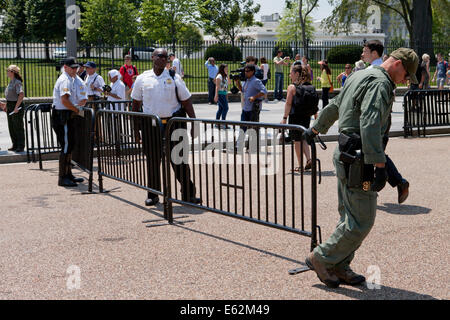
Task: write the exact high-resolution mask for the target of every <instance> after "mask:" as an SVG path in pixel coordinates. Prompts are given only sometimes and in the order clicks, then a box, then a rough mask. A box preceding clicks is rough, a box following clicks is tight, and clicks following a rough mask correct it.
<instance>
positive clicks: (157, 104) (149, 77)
mask: <svg viewBox="0 0 450 320" xmlns="http://www.w3.org/2000/svg"><path fill="white" fill-rule="evenodd" d="M175 83H176V86H177V88H178V97H179V98H180V101H186V100H188V99H189V98H190V97H191V93H190V92H189V90H188V88H187V87H186V84H185V83H184V81H183V80H182V79H181V77H180V76H179V75H178V74H175V81H174V80H173V79H172V77H171V76H170V74H169V71H168V70H167V69H164V71H163V73H161V74H160V75H159V76H157V75H156V74H155V73H154V72H153V69H152V70H149V71H146V72H144V73H142V74H141V75H139V76H138V77H137V78H136V82H135V83H134V87H133V91H132V92H131V98H132V99H134V100H138V101H142V109H143V112H144V113H147V114H152V115H157V116H159V117H160V118H168V117H171V116H172V114H173V113H174V112H176V111H178V110H179V109H180V107H181V104H180V103H179V102H178V100H177V96H176V94H175Z"/></svg>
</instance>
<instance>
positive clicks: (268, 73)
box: [267, 69, 272, 80]
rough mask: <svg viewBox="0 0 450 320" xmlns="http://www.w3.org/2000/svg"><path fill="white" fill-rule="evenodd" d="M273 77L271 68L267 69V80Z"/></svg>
mask: <svg viewBox="0 0 450 320" xmlns="http://www.w3.org/2000/svg"><path fill="white" fill-rule="evenodd" d="M270 78H272V73H270V69H269V70H267V80H270Z"/></svg>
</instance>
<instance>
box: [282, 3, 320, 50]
mask: <svg viewBox="0 0 450 320" xmlns="http://www.w3.org/2000/svg"><path fill="white" fill-rule="evenodd" d="M299 7H300V2H299V1H293V2H290V1H286V7H285V8H284V10H283V15H282V18H281V20H280V24H279V25H278V27H277V30H276V31H277V33H278V34H277V39H278V41H281V42H290V41H295V42H296V43H297V41H300V40H302V42H303V46H304V47H306V45H305V43H306V42H307V41H306V39H307V38H310V39H311V38H312V36H313V33H314V28H313V26H312V22H313V21H312V18H311V17H308V16H307V17H306V19H305V22H306V23H305V28H306V30H305V32H304V35H305V41H303V28H302V26H301V23H300V15H299Z"/></svg>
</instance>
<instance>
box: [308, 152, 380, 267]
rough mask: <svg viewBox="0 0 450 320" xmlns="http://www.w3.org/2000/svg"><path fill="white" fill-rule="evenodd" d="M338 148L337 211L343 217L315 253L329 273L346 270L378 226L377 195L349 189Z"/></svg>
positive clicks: (336, 154) (336, 159)
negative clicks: (338, 269) (335, 270)
mask: <svg viewBox="0 0 450 320" xmlns="http://www.w3.org/2000/svg"><path fill="white" fill-rule="evenodd" d="M339 155H340V152H339V147H337V148H336V150H335V152H334V155H333V163H334V166H335V168H336V175H337V179H338V211H339V215H340V219H339V223H338V225H337V226H336V230H335V231H334V232H333V234H332V235H331V236H330V238H328V240H327V241H326V242H324V243H322V244H320V245H319V246H318V247H316V248H315V249H314V256H315V257H316V258H317V259H318V260H319V261H320V262H321V263H323V264H324V265H325V267H326V268H327V269H329V268H332V267H336V268H346V267H348V266H349V265H350V263H351V261H352V260H353V257H354V255H355V251H356V250H357V249H358V248H359V247H360V245H361V243H362V242H363V240H364V238H365V237H366V236H367V235H368V234H369V232H370V230H371V229H372V226H373V224H374V222H375V212H376V209H377V193H376V192H373V191H367V192H366V191H364V190H362V189H355V188H348V187H347V178H346V176H345V168H344V164H343V163H342V162H341V161H339Z"/></svg>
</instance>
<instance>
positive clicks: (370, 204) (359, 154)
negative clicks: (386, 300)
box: [304, 48, 419, 288]
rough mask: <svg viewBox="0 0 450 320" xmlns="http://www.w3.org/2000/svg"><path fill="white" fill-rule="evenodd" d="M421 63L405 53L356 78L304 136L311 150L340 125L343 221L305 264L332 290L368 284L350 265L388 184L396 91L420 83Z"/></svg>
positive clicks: (398, 52) (395, 54) (404, 50)
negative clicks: (387, 142)
mask: <svg viewBox="0 0 450 320" xmlns="http://www.w3.org/2000/svg"><path fill="white" fill-rule="evenodd" d="M418 62H419V59H418V57H417V55H416V53H415V52H414V51H413V50H412V49H408V48H400V49H397V50H395V51H394V52H392V53H391V54H390V56H389V58H388V59H387V60H386V61H385V62H384V63H383V64H382V65H381V66H374V67H373V68H370V69H366V70H363V71H359V72H357V73H355V74H353V75H351V76H350V77H349V78H348V79H347V81H346V83H345V87H344V88H343V89H342V92H341V93H340V94H339V95H338V96H337V97H336V98H334V99H333V100H331V101H330V104H329V105H328V106H327V107H326V108H325V109H323V110H322V112H321V113H320V115H319V117H318V118H317V120H316V121H315V122H314V124H313V126H312V127H311V128H310V129H308V130H307V131H306V132H305V133H304V138H305V139H306V141H307V142H308V143H310V144H311V143H313V141H314V137H315V136H316V135H317V134H319V133H322V134H325V133H326V132H327V131H328V129H329V128H330V127H331V126H332V125H333V123H334V122H335V121H336V120H338V119H339V133H340V135H339V144H338V147H337V148H336V150H335V152H334V156H333V163H334V166H335V168H336V175H337V178H338V211H339V214H340V220H339V223H338V225H337V227H336V230H335V231H334V233H333V234H332V235H331V236H330V238H329V239H328V240H327V241H326V242H325V243H322V244H320V245H319V246H317V247H316V248H315V249H314V251H313V252H311V254H310V255H309V256H308V257H307V258H306V264H307V265H308V266H309V267H310V269H312V270H314V271H315V272H316V274H317V276H318V277H319V279H320V281H322V282H323V283H325V284H326V285H327V286H328V287H333V288H336V287H338V286H339V284H340V283H345V284H350V285H357V284H360V283H362V282H364V281H365V278H364V276H362V275H358V274H356V273H355V272H353V271H352V269H351V268H350V263H351V261H352V260H353V257H354V254H355V251H356V250H357V249H358V248H359V247H360V246H361V244H362V241H363V240H364V238H365V237H366V236H367V235H368V234H369V232H370V230H371V228H372V226H373V224H374V222H375V212H376V207H377V200H376V199H377V192H379V191H381V190H382V189H383V188H384V186H385V184H386V180H387V174H386V169H385V163H386V157H385V154H384V151H383V142H382V139H383V134H384V133H385V131H386V128H387V126H388V119H389V115H390V113H391V108H392V103H393V99H394V89H395V85H396V84H399V83H404V82H406V81H407V80H410V81H411V82H412V83H417V79H416V76H415V73H416V69H417V66H418ZM374 167H375V168H374Z"/></svg>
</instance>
